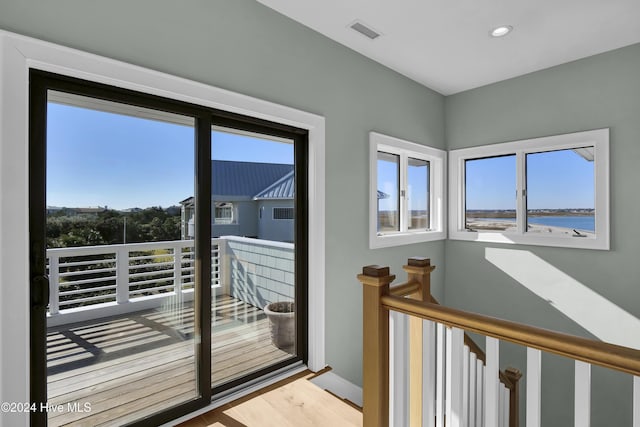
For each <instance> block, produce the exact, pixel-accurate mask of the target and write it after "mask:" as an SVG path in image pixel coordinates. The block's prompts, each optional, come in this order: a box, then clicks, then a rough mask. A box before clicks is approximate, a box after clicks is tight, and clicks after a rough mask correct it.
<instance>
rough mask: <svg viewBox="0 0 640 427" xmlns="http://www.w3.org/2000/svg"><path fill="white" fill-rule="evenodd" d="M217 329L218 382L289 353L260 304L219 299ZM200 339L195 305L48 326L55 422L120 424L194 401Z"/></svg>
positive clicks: (49, 389) (49, 378) (214, 327)
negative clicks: (276, 343) (280, 346)
mask: <svg viewBox="0 0 640 427" xmlns="http://www.w3.org/2000/svg"><path fill="white" fill-rule="evenodd" d="M212 330H213V333H212V343H213V348H212V368H213V369H212V383H213V384H214V385H217V384H222V383H224V382H227V381H229V380H232V379H234V378H237V377H239V376H242V375H244V374H247V373H249V372H251V371H254V370H256V369H258V368H262V367H266V366H268V365H270V364H273V363H276V362H278V361H281V360H285V359H287V358H289V357H291V356H290V355H289V354H288V353H286V352H284V351H282V350H280V349H278V348H276V347H275V346H273V345H272V343H271V338H270V332H269V323H268V320H267V319H266V318H265V315H264V313H263V312H262V310H260V309H257V308H255V307H253V306H250V305H248V304H245V303H244V302H242V301H239V300H237V299H235V298H232V297H228V296H226V297H221V298H220V297H219V298H218V299H217V300H216V305H215V316H214V319H213V324H212ZM194 344H195V343H194V340H193V309H192V308H190V307H183V308H182V309H181V310H179V311H176V310H167V309H164V310H149V311H145V312H137V313H131V314H129V315H127V316H118V317H112V318H106V319H96V320H94V321H91V322H83V323H76V324H70V325H64V326H61V327H55V328H50V329H49V331H48V334H47V346H48V352H47V353H48V355H47V365H48V376H47V393H48V403H49V405H51V406H53V405H62V407H63V408H64V409H63V410H62V411H60V412H50V413H49V426H63V425H73V426H90V427H94V426H99V425H105V426H107V425H109V426H119V425H122V424H124V423H127V422H131V421H134V420H136V419H139V418H141V417H143V416H145V415H149V414H152V413H154V412H156V411H158V410H160V409H166V408H168V407H171V406H174V405H177V404H179V403H183V402H185V401H187V400H190V399H193V398H194V397H196V391H195V390H196V386H195V375H196V369H195V357H194ZM85 403H88V404H89V405H90V411H86V412H83V411H81V410H78V409H80V408H84V406H83V405H84V404H85ZM69 404H71V405H74V404H78V405H79V407H75V408H74V410H69V406H68V405H69Z"/></svg>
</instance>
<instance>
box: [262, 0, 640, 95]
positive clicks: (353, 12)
mask: <svg viewBox="0 0 640 427" xmlns="http://www.w3.org/2000/svg"><path fill="white" fill-rule="evenodd" d="M258 1H259V2H260V3H262V4H264V5H266V6H268V7H270V8H272V9H274V10H276V11H278V12H280V13H282V14H283V15H286V16H288V17H290V18H292V19H294V20H296V21H298V22H300V23H302V24H304V25H306V26H307V27H309V28H312V29H314V30H316V31H318V32H320V33H322V34H324V35H325V36H327V37H329V38H331V39H333V40H335V41H337V42H339V43H341V44H343V45H345V46H348V47H350V48H351V49H353V50H355V51H357V52H360V53H361V54H363V55H365V56H367V57H369V58H371V59H373V60H375V61H377V62H379V63H381V64H383V65H385V66H387V67H389V68H391V69H393V70H395V71H397V72H399V73H401V74H404V75H405V76H407V77H409V78H411V79H413V80H415V81H417V82H419V83H421V84H423V85H425V86H428V87H430V88H431V89H434V90H436V91H438V92H440V93H442V94H444V95H450V94H454V93H457V92H461V91H464V90H468V89H472V88H475V87H479V86H484V85H486V84H490V83H494V82H497V81H500V80H504V79H508V78H511V77H515V76H519V75H522V74H526V73H530V72H532V71H536V70H540V69H543V68H548V67H552V66H554V65H558V64H562V63H565V62H569V61H573V60H576V59H580V58H584V57H587V56H591V55H595V54H597V53H601V52H605V51H608V50H612V49H616V48H619V47H623V46H627V45H630V44H634V43H638V42H640V0H393V1H389V0H386V1H385V0H258ZM356 20H359V21H361V22H362V23H364V24H366V25H368V26H369V27H371V28H372V29H374V30H376V31H377V32H379V33H381V34H382V36H381V37H378V38H377V39H375V40H370V39H368V38H366V37H365V36H363V35H361V34H359V33H357V32H355V31H354V30H352V29H350V28H349V26H350V25H351V24H352V23H353V22H354V21H356ZM499 25H511V26H513V28H514V30H513V32H512V33H511V34H509V35H508V36H506V37H503V38H491V37H489V31H490V30H491V29H492V28H494V27H496V26H499Z"/></svg>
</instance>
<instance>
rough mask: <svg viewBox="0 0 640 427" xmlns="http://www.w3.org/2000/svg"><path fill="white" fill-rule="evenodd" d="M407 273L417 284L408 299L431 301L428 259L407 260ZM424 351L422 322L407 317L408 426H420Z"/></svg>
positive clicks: (432, 268) (429, 263)
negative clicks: (416, 288) (415, 289)
mask: <svg viewBox="0 0 640 427" xmlns="http://www.w3.org/2000/svg"><path fill="white" fill-rule="evenodd" d="M402 268H403V269H404V271H406V272H407V282H408V283H418V284H419V285H420V286H419V287H418V290H417V291H416V292H414V293H413V294H411V295H410V298H412V299H415V300H418V301H426V302H429V301H430V300H431V272H432V271H433V270H434V269H435V268H436V267H435V266H432V265H431V260H430V259H429V258H418V257H413V258H409V260H408V261H407V265H405V266H404V267H402ZM423 351H424V341H423V321H422V319H420V318H419V317H415V316H410V317H409V425H410V426H411V427H414V426H422V425H423V418H425V416H426V414H425V413H424V407H423V404H422V402H423V396H422V393H423V389H424V386H423V382H422V378H423V367H422V354H423Z"/></svg>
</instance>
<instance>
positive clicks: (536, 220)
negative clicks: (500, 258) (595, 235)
mask: <svg viewBox="0 0 640 427" xmlns="http://www.w3.org/2000/svg"><path fill="white" fill-rule="evenodd" d="M528 220H529V224H541V225H548V226H551V227H565V228H575V229H576V230H584V231H596V219H595V217H593V216H534V217H529V218H528Z"/></svg>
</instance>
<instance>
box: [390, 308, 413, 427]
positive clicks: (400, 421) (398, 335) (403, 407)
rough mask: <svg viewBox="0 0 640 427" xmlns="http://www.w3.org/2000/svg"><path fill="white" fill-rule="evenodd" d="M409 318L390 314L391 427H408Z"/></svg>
mask: <svg viewBox="0 0 640 427" xmlns="http://www.w3.org/2000/svg"><path fill="white" fill-rule="evenodd" d="M407 319H408V318H407V316H406V315H405V314H402V313H399V312H395V311H394V312H390V313H389V396H390V399H389V425H390V426H406V425H408V417H407V415H408V412H409V399H408V398H407V397H408V391H409V381H408V377H407V373H408V355H407V348H408V340H407V329H408V322H407Z"/></svg>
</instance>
